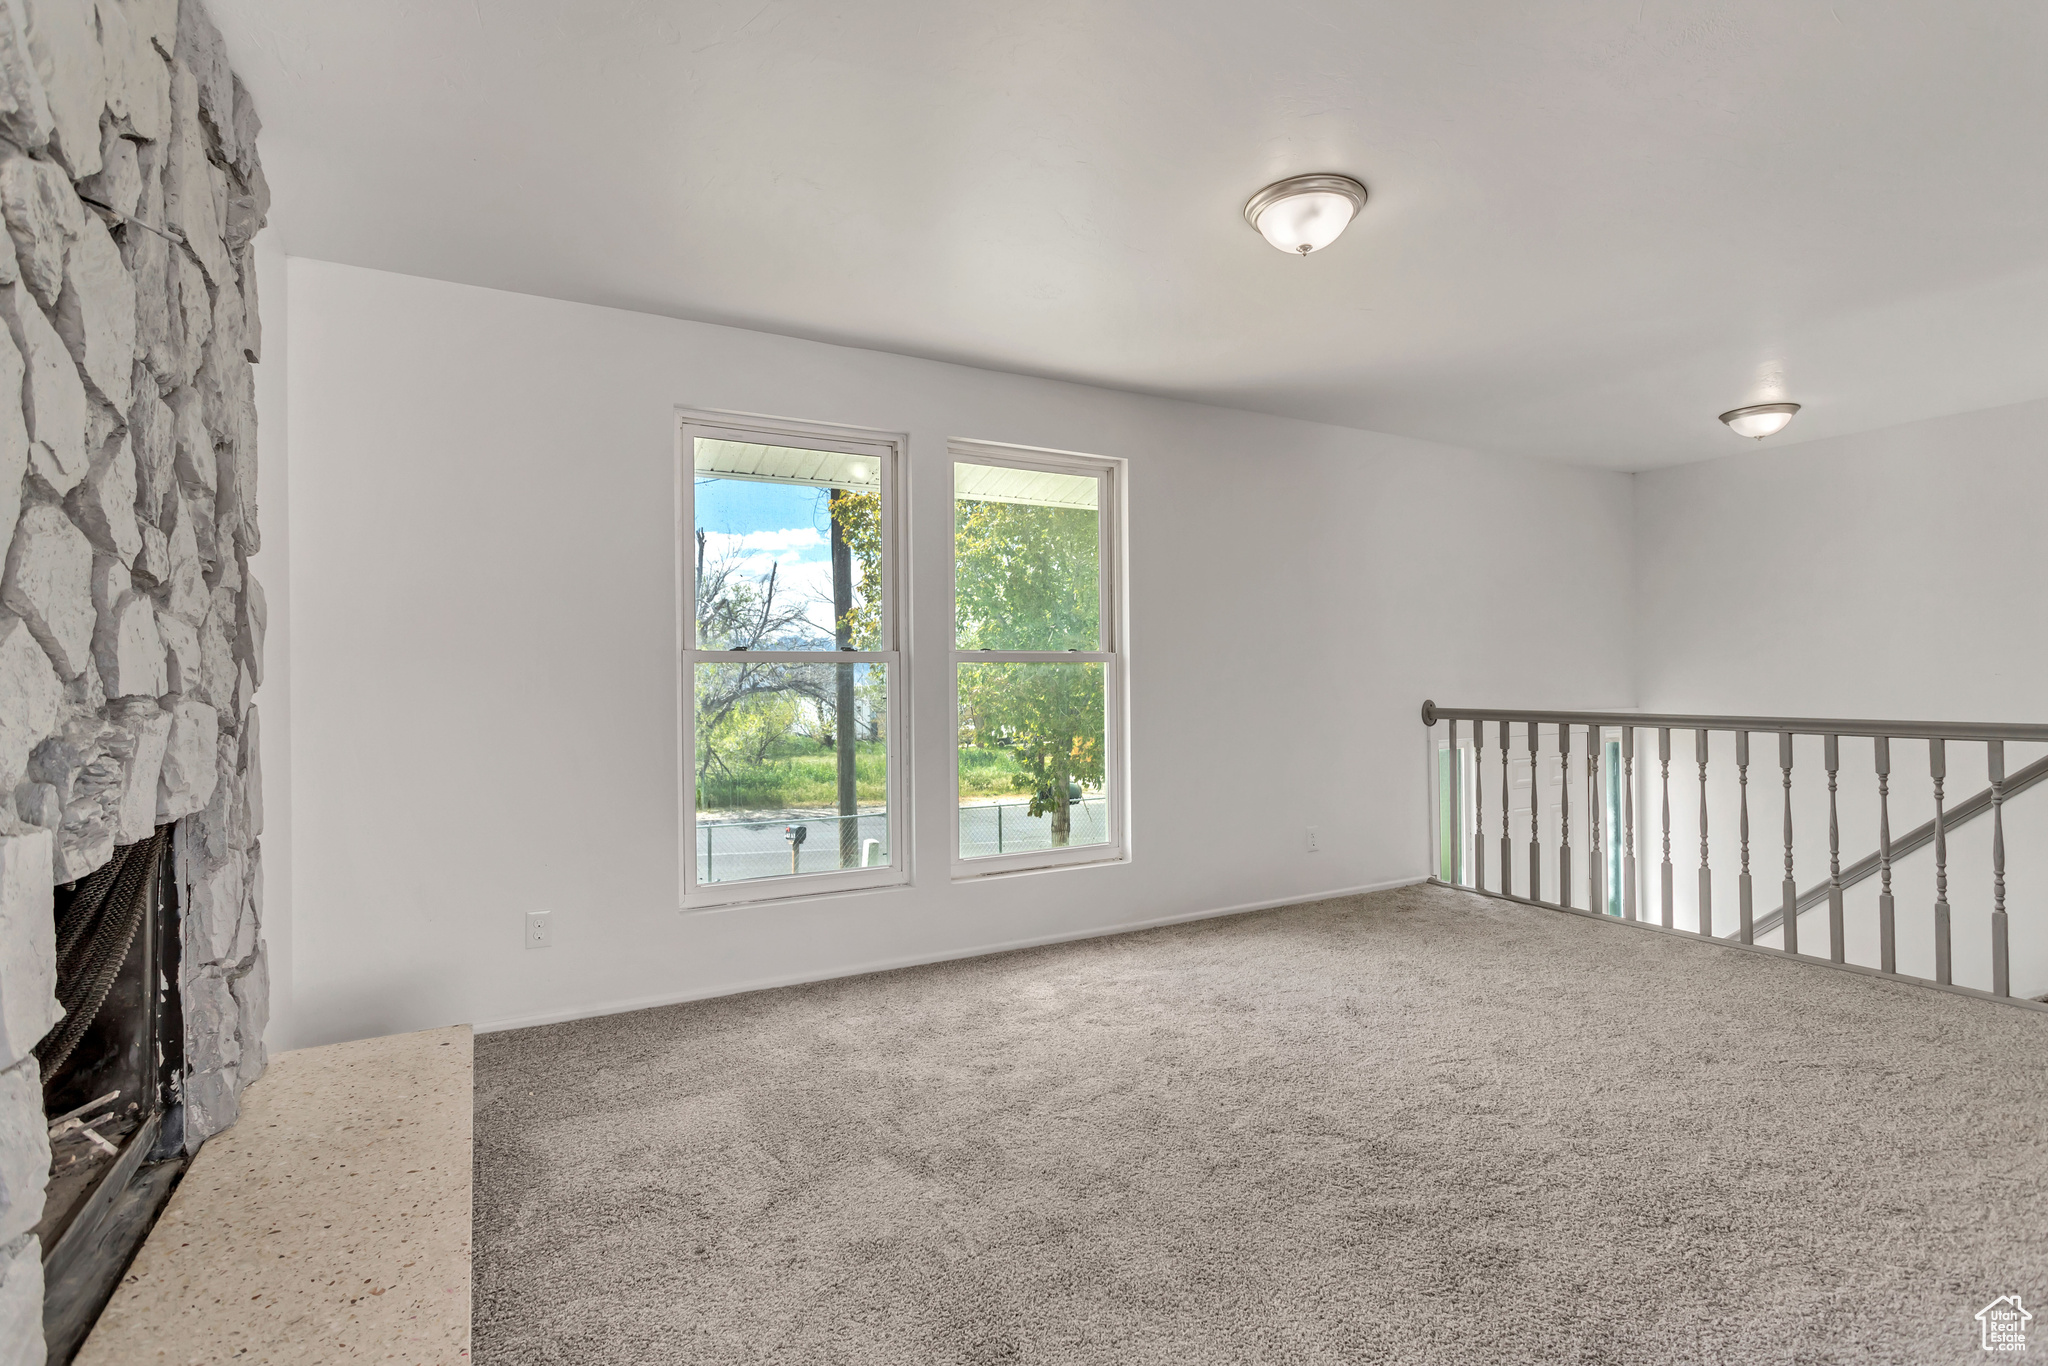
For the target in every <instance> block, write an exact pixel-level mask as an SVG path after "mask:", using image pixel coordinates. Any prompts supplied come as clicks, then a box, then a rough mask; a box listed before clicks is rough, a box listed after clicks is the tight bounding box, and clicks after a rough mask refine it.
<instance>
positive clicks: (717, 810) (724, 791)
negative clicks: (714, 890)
mask: <svg viewBox="0 0 2048 1366" xmlns="http://www.w3.org/2000/svg"><path fill="white" fill-rule="evenodd" d="M888 667H889V666H888V665H886V664H766V663H763V664H755V663H744V664H699V665H697V666H696V670H695V681H696V687H697V696H696V706H697V753H696V787H697V880H698V881H699V882H700V883H713V882H739V881H744V880H747V879H751V878H772V877H788V876H789V875H790V874H792V873H796V872H804V873H823V872H828V871H831V870H833V869H837V868H864V867H873V866H876V865H883V864H887V863H888V862H889V810H888V802H889V735H888V715H889V699H888V679H889V674H888ZM841 717H845V718H846V722H847V723H846V726H845V727H844V728H842V727H841V725H840V718H841ZM849 734H850V736H851V741H852V748H851V749H849V748H848V745H847V739H848V735H849ZM799 831H800V832H802V833H801V834H799V833H798V832H799Z"/></svg>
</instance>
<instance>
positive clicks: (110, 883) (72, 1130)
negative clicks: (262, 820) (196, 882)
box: [35, 825, 185, 1366]
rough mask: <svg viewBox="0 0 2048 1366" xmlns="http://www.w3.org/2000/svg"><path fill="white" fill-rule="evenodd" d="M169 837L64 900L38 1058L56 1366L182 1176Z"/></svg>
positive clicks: (121, 856) (121, 851)
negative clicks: (48, 1022) (46, 1136)
mask: <svg viewBox="0 0 2048 1366" xmlns="http://www.w3.org/2000/svg"><path fill="white" fill-rule="evenodd" d="M172 830H173V827H172V826H168V825H166V826H163V827H160V828H159V829H158V830H157V831H156V833H155V834H153V835H152V836H151V837H150V838H148V839H145V840H141V841H138V842H137V843H134V844H128V845H122V846H120V847H119V848H117V849H115V850H114V855H113V857H112V858H111V859H110V860H108V862H107V863H106V864H105V865H104V866H102V867H101V868H99V869H97V870H95V871H94V872H92V873H89V874H87V875H86V876H85V877H82V878H80V879H79V880H78V881H77V882H74V883H67V884H63V885H60V886H59V887H57V888H56V889H55V893H54V902H55V912H56V922H57V923H56V931H57V1000H58V1002H59V1004H61V1005H62V1006H63V1007H64V1018H63V1019H61V1020H59V1021H58V1022H57V1024H56V1026H55V1027H54V1028H53V1029H51V1031H50V1032H49V1034H48V1035H47V1036H45V1037H44V1039H43V1040H42V1042H41V1043H39V1044H38V1045H37V1046H36V1058H37V1061H38V1062H39V1063H40V1064H41V1067H42V1072H43V1111H44V1114H45V1116H46V1118H47V1120H48V1123H49V1126H50V1178H49V1186H48V1188H47V1191H46V1194H45V1201H44V1207H43V1218H42V1222H40V1223H39V1224H37V1225H36V1229H35V1232H36V1234H37V1236H38V1237H39V1238H40V1239H41V1240H42V1249H43V1286H44V1292H43V1331H44V1335H45V1338H46V1340H47V1343H48V1351H49V1361H50V1362H51V1363H53V1366H61V1363H64V1362H68V1361H69V1360H70V1359H71V1357H72V1355H73V1354H74V1353H75V1352H76V1351H77V1350H78V1347H79V1346H80V1345H81V1344H82V1343H83V1342H84V1340H85V1335H86V1333H87V1332H89V1331H90V1330H91V1327H92V1324H93V1321H94V1320H95V1319H97V1318H98V1317H99V1313H100V1310H101V1309H102V1308H104V1307H105V1305H106V1302H107V1300H108V1298H109V1297H110V1296H111V1295H112V1294H113V1291H114V1287H115V1286H116V1284H117V1283H118V1282H119V1281H120V1278H121V1276H122V1274H123V1273H124V1272H125V1271H126V1270H127V1269H128V1264H129V1262H130V1261H131V1260H133V1258H134V1255H135V1251H136V1249H137V1248H138V1247H140V1246H141V1243H142V1238H143V1235H145V1234H146V1233H148V1231H149V1228H150V1226H151V1225H152V1224H153V1223H154V1222H155V1221H156V1216H157V1214H158V1213H159V1212H160V1211H161V1210H162V1208H163V1205H164V1202H165V1201H166V1200H168V1199H169V1198H170V1193H171V1189H172V1187H173V1186H174V1185H175V1184H176V1183H177V1179H178V1177H179V1176H180V1175H182V1174H183V1171H184V1166H185V1155H184V1126H183V1123H182V1117H183V1110H182V1108H181V1106H180V1105H179V1103H178V1102H179V1091H178V1086H179V1076H180V1072H181V1070H182V1067H183V1062H184V1021H183V1015H182V1011H181V1009H180V1000H179V994H178V985H177V984H178V981H179V958H180V953H179V925H178V892H177V880H176V877H175V874H174V871H173V867H172V865H173V862H174V860H173V859H172V857H171V840H172Z"/></svg>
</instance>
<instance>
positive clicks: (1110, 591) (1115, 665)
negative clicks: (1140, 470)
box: [946, 439, 1130, 881]
mask: <svg viewBox="0 0 2048 1366" xmlns="http://www.w3.org/2000/svg"><path fill="white" fill-rule="evenodd" d="M963 461H964V462H966V463H969V464H975V465H1003V466H1008V467H1010V468H1013V469H1026V470H1043V471H1046V472H1048V473H1053V474H1079V475H1087V476H1091V477H1093V478H1094V479H1096V480H1097V481H1098V485H1099V487H1100V489H1101V492H1100V494H1099V496H1098V498H1097V513H1098V517H1099V522H1098V525H1099V526H1100V528H1101V531H1100V535H1101V540H1100V541H1099V543H1098V547H1097V555H1096V569H1097V574H1098V576H1099V579H1098V582H1099V586H1100V590H1101V594H1102V614H1101V632H1102V635H1101V639H1100V641H1099V642H1098V643H1099V644H1100V645H1101V646H1102V648H1101V649H1098V650H1061V651H1050V652H1039V651H1030V650H961V649H959V648H958V645H959V635H958V630H959V617H958V602H957V599H956V597H955V592H956V588H957V585H958V582H959V577H958V576H959V565H958V562H957V560H956V558H955V548H954V531H953V527H954V524H955V518H956V516H957V514H956V513H955V511H954V508H955V499H956V497H957V494H956V493H955V491H954V490H955V480H954V472H953V466H954V464H955V463H957V462H963ZM1128 473H1129V462H1128V461H1126V460H1123V459H1121V458H1119V457H1116V456H1106V455H1083V454H1081V453H1079V452H1076V451H1056V450H1044V449H1041V448H1038V447H1034V446H1015V445H1010V444H1008V443H1006V442H998V441H969V440H963V439H955V440H953V441H949V442H948V443H947V445H946V522H947V525H946V645H947V666H946V670H947V674H948V678H947V682H946V693H947V697H948V699H949V702H950V712H949V721H950V723H951V726H952V733H951V737H950V741H949V743H948V746H947V752H948V754H949V755H950V756H951V757H950V762H951V765H952V769H953V844H952V850H951V856H952V862H953V878H954V880H955V881H966V880H970V879H974V878H983V877H998V876H1002V875H1004V874H1009V873H1029V872H1041V871H1045V870H1048V869H1054V868H1073V867H1085V866H1092V865H1097V864H1104V863H1127V862H1129V861H1130V838H1129V830H1130V756H1129V753H1128V751H1127V749H1126V746H1125V736H1126V735H1127V734H1128V731H1129V726H1128V721H1129V713H1128V711H1127V706H1126V698H1127V697H1128V695H1129V690H1130V681H1129V671H1130V649H1129V643H1128V640H1127V638H1126V623H1127V621H1128V619H1129V616H1130V613H1129V609H1128V602H1127V600H1126V598H1125V590H1124V578H1125V560H1124V553H1125V552H1124V544H1125V526H1126V524H1125V520H1124V499H1125V491H1124V486H1125V480H1126V477H1127V475H1128ZM962 664H1101V665H1102V666H1103V669H1102V680H1103V698H1102V721H1103V729H1104V732H1105V734H1104V735H1103V745H1104V755H1103V767H1102V772H1103V798H1104V808H1105V813H1106V816H1107V824H1108V835H1109V840H1108V842H1107V843H1104V844H1084V845H1070V846H1068V847H1067V848H1064V849H1033V850H1027V851H1025V852H1023V853H1018V854H990V855H986V856H983V857H980V858H971V859H964V858H962V857H960V729H959V717H960V666H961V665H962Z"/></svg>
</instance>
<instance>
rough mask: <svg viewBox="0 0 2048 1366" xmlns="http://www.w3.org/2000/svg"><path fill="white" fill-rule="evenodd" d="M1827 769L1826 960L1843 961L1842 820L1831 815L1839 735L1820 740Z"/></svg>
mask: <svg viewBox="0 0 2048 1366" xmlns="http://www.w3.org/2000/svg"><path fill="white" fill-rule="evenodd" d="M1822 747H1823V757H1824V759H1825V760H1826V763H1827V770H1828V961H1829V962H1831V963H1840V962H1843V961H1845V959H1844V957H1843V954H1844V949H1843V946H1842V823H1841V821H1840V820H1839V819H1838V818H1837V816H1836V814H1835V771H1836V770H1837V769H1839V768H1840V767H1841V766H1842V738H1841V737H1840V736H1839V735H1830V736H1828V737H1827V738H1826V740H1824V741H1823V742H1822Z"/></svg>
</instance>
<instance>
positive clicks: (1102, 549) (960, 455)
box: [947, 439, 1123, 660]
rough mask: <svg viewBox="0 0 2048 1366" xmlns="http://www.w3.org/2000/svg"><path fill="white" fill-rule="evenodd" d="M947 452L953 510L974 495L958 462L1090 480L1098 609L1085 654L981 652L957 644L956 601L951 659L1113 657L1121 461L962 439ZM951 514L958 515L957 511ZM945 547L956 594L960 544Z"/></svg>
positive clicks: (1116, 630)
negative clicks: (964, 488) (965, 487)
mask: <svg viewBox="0 0 2048 1366" xmlns="http://www.w3.org/2000/svg"><path fill="white" fill-rule="evenodd" d="M947 454H948V456H949V460H948V465H949V474H950V475H951V478H949V483H952V484H953V485H954V494H953V499H952V502H953V506H954V507H955V509H957V507H958V504H959V502H960V500H961V499H962V498H963V497H966V498H971V497H972V494H962V493H961V492H960V490H959V487H958V483H957V480H958V468H957V467H958V466H960V465H962V464H966V465H984V466H991V467H996V468H1002V469H1010V470H1020V471H1031V472H1038V473H1043V474H1051V475H1057V476H1062V477H1065V478H1075V477H1080V478H1086V479H1092V480H1094V482H1095V485H1096V495H1095V513H1096V604H1097V607H1096V639H1095V641H1094V649H1093V650H1084V651H1080V652H1075V651H1071V650H1053V651H1019V650H998V651H981V650H972V649H962V648H961V646H960V641H959V636H958V615H957V611H958V609H957V602H956V606H955V618H954V621H953V623H952V624H950V625H949V627H948V632H949V636H950V638H951V639H952V642H953V650H954V654H955V656H956V657H957V658H960V659H963V660H965V659H982V658H985V657H989V658H992V657H993V656H995V655H1016V656H1019V658H1020V659H1022V658H1025V657H1028V658H1034V659H1039V658H1042V659H1054V658H1062V657H1068V658H1081V657H1089V658H1093V657H1097V656H1101V655H1111V654H1115V653H1116V652H1117V651H1118V650H1119V648H1120V645H1119V641H1120V629H1121V622H1120V620H1119V611H1120V606H1121V597H1120V584H1119V581H1118V570H1119V567H1120V563H1119V562H1120V560H1121V557H1122V554H1123V549H1122V545H1123V543H1122V532H1123V513H1122V506H1121V498H1122V491H1121V488H1120V480H1119V477H1118V476H1119V474H1120V473H1121V468H1122V463H1123V462H1121V461H1117V460H1111V459H1108V458H1106V457H1103V456H1090V455H1079V454H1071V453H1068V452H1064V451H1045V450H1035V449H1032V448H1029V447H1021V446H1005V445H1001V444H999V443H996V442H987V441H970V440H961V439H956V440H954V441H951V442H948V443H947ZM955 515H956V516H957V511H956V513H955ZM947 545H948V548H949V554H948V557H947V558H948V559H949V560H950V561H952V564H953V578H952V582H951V583H950V584H949V591H957V588H958V577H957V576H958V574H959V562H958V559H957V551H958V546H957V542H956V541H955V540H954V538H953V537H950V536H949V537H948V540H947Z"/></svg>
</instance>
